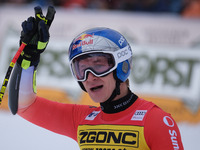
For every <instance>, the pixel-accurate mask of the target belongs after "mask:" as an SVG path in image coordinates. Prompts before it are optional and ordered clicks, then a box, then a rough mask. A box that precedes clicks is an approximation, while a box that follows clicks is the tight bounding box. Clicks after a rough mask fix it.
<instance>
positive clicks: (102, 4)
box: [0, 0, 200, 17]
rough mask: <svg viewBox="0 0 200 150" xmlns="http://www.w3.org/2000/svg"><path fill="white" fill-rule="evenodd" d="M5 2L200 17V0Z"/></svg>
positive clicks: (7, 0) (6, 1) (2, 0)
mask: <svg viewBox="0 0 200 150" xmlns="http://www.w3.org/2000/svg"><path fill="white" fill-rule="evenodd" d="M3 4H19V5H20V4H37V5H40V6H47V5H54V6H58V7H64V8H70V9H77V8H82V9H100V10H123V11H135V12H152V13H175V14H180V15H182V16H184V17H200V0H0V5H3Z"/></svg>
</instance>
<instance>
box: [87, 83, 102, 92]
mask: <svg viewBox="0 0 200 150" xmlns="http://www.w3.org/2000/svg"><path fill="white" fill-rule="evenodd" d="M102 88H103V85H99V86H95V87H92V88H91V89H90V90H91V91H92V92H95V91H98V90H100V89H102Z"/></svg>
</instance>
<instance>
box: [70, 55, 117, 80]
mask: <svg viewBox="0 0 200 150" xmlns="http://www.w3.org/2000/svg"><path fill="white" fill-rule="evenodd" d="M114 66H115V61H114V58H113V56H112V55H111V54H108V53H98V52H96V53H89V54H84V55H81V56H78V57H76V58H75V59H74V60H73V61H72V71H73V73H74V75H75V77H76V78H77V80H79V81H85V80H86V76H87V72H88V71H90V72H91V73H93V74H94V75H95V76H98V77H100V76H104V75H106V74H108V73H109V72H111V69H112V68H113V67H114Z"/></svg>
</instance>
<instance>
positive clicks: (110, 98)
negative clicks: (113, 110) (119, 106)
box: [100, 70, 121, 110]
mask: <svg viewBox="0 0 200 150" xmlns="http://www.w3.org/2000/svg"><path fill="white" fill-rule="evenodd" d="M113 76H114V79H115V81H116V86H115V89H114V90H113V92H112V94H111V96H110V97H109V98H108V99H107V100H106V101H105V102H103V103H100V105H101V109H102V110H103V109H107V108H106V107H108V108H109V107H110V105H111V102H112V100H113V99H114V98H115V97H116V96H117V95H120V83H121V81H120V80H119V79H118V78H117V75H116V70H114V72H113Z"/></svg>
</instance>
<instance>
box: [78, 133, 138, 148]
mask: <svg viewBox="0 0 200 150" xmlns="http://www.w3.org/2000/svg"><path fill="white" fill-rule="evenodd" d="M79 135H80V137H81V138H80V144H83V143H87V144H88V143H111V141H113V142H114V143H115V144H131V145H134V144H136V142H137V141H136V137H137V135H136V134H135V133H131V132H119V133H118V134H116V133H115V132H106V131H99V132H96V131H91V132H88V131H83V132H81V133H80V134H79Z"/></svg>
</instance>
